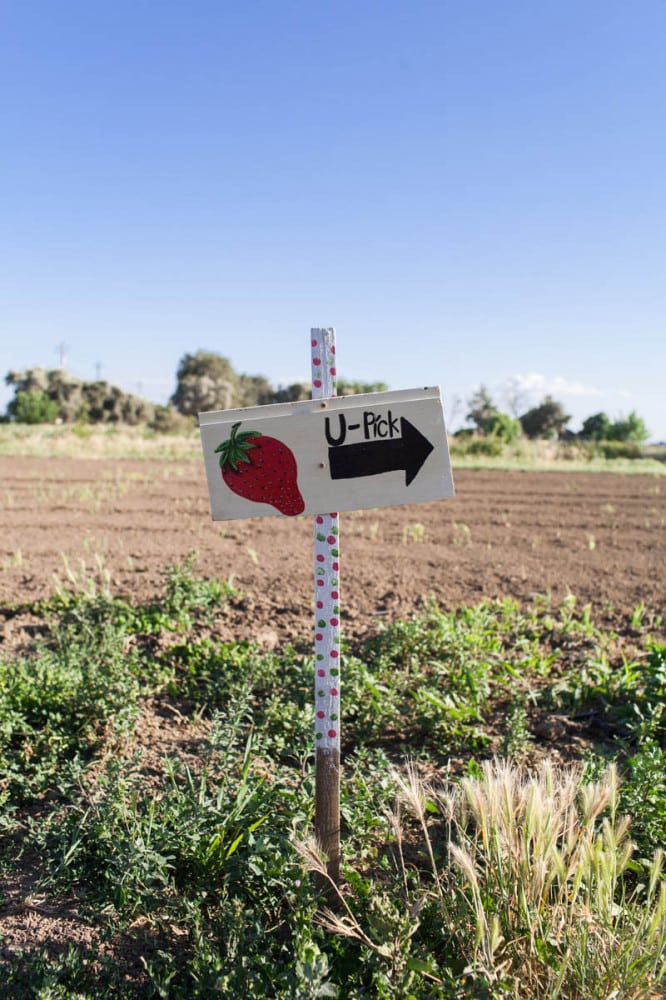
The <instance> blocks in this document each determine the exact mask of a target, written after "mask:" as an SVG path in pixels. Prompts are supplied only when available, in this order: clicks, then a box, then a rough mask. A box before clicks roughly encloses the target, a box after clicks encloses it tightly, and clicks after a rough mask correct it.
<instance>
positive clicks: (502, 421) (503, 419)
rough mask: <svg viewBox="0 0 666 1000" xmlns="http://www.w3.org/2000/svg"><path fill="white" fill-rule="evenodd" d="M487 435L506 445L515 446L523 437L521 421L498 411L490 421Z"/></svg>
mask: <svg viewBox="0 0 666 1000" xmlns="http://www.w3.org/2000/svg"><path fill="white" fill-rule="evenodd" d="M487 433H488V434H490V435H491V436H492V437H494V438H497V440H499V441H503V442H504V443H505V444H513V443H514V442H515V441H517V440H518V438H519V437H520V436H521V434H522V427H521V426H520V421H519V420H516V419H514V417H510V416H509V414H508V413H500V412H499V411H497V412H496V413H494V414H493V415H492V417H491V418H490V420H489V421H488V430H487Z"/></svg>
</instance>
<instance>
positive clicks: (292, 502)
mask: <svg viewBox="0 0 666 1000" xmlns="http://www.w3.org/2000/svg"><path fill="white" fill-rule="evenodd" d="M239 427H240V421H239V422H238V423H236V424H234V425H233V427H232V428H231V437H230V438H229V440H228V441H223V442H222V444H219V445H218V446H217V448H216V449H215V451H216V452H217V453H219V455H220V468H221V469H222V478H223V479H224V481H225V483H226V484H227V486H228V487H229V489H230V490H232V491H233V492H234V493H237V494H238V496H240V497H245V499H246V500H253V501H254V502H255V503H268V504H270V505H271V506H272V507H275V508H276V510H279V511H280V513H281V514H286V515H287V516H288V517H295V516H296V515H297V514H302V513H303V511H304V510H305V502H304V500H303V497H302V496H301V494H300V490H299V489H298V483H297V479H296V476H297V467H296V459H295V458H294V453H293V452H292V450H291V448H288V447H287V445H286V444H283V443H282V441H278V439H277V438H274V437H269V436H268V435H267V434H262V433H261V432H260V431H242V432H241V433H240V434H239V433H238V428H239Z"/></svg>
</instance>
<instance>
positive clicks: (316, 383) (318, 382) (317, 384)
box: [312, 378, 321, 389]
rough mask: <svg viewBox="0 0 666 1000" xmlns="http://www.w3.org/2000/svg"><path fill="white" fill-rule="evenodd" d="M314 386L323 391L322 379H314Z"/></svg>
mask: <svg viewBox="0 0 666 1000" xmlns="http://www.w3.org/2000/svg"><path fill="white" fill-rule="evenodd" d="M312 384H313V386H314V387H315V389H321V379H320V378H315V379H313V380H312Z"/></svg>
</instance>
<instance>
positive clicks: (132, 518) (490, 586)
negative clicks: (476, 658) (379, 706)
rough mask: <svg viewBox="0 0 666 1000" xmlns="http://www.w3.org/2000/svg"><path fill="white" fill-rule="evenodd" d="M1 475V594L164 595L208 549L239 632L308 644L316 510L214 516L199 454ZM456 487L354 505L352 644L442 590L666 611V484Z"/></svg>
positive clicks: (588, 479)
mask: <svg viewBox="0 0 666 1000" xmlns="http://www.w3.org/2000/svg"><path fill="white" fill-rule="evenodd" d="M0 476H1V483H2V486H1V489H0V511H1V524H2V535H1V537H0V604H13V605H15V604H26V603H29V602H32V601H33V600H35V599H36V598H39V597H44V596H47V595H48V594H49V593H51V592H52V591H53V588H54V586H55V585H56V583H57V582H58V581H60V583H61V584H64V585H66V586H68V587H77V586H84V585H85V583H86V580H90V579H91V578H94V579H96V580H97V582H98V583H100V582H105V583H107V584H108V585H109V586H110V587H111V590H112V591H113V592H114V593H120V594H126V595H128V596H130V597H131V598H132V599H134V600H137V601H143V600H152V599H154V598H155V597H157V596H158V595H159V593H160V591H161V589H162V586H163V582H164V569H165V566H167V565H168V564H170V563H171V564H173V563H178V562H182V561H183V560H185V559H186V558H187V557H188V555H189V554H190V553H193V552H195V553H196V562H195V572H196V573H198V574H201V575H203V576H216V577H219V578H220V579H223V580H226V579H231V580H233V582H234V584H235V586H236V587H237V588H238V591H239V595H238V597H237V598H235V599H234V600H233V601H232V602H231V607H230V610H229V615H228V616H227V620H226V628H227V629H228V632H229V635H228V638H232V637H236V638H241V637H248V636H257V635H260V634H273V635H274V636H275V637H276V638H277V640H279V641H280V642H282V641H286V640H290V641H297V640H300V639H307V638H309V636H310V633H311V626H312V621H311V620H312V586H313V585H312V579H313V569H312V558H313V557H312V519H311V518H307V517H305V518H304V517H301V518H295V519H291V518H280V517H275V518H260V519H253V520H245V521H225V522H215V523H213V522H212V521H211V520H210V514H209V507H208V494H207V488H206V483H205V477H204V472H203V467H202V463H200V462H196V461H182V462H175V461H165V462H159V461H156V460H142V461H129V460H106V459H104V460H100V459H85V458H81V459H40V458H18V459H17V458H2V459H0ZM455 483H456V497H455V498H454V499H452V500H447V501H438V502H434V503H429V504H420V505H418V506H404V507H392V508H382V509H374V510H363V511H354V512H351V513H347V514H344V515H342V517H341V552H342V589H343V594H342V607H343V622H344V627H345V634H346V636H347V638H348V639H354V638H359V637H361V636H363V635H365V634H367V633H368V632H371V631H373V630H374V629H375V628H376V625H377V622H378V620H382V619H384V620H386V619H387V618H389V619H390V618H392V617H395V616H404V615H409V614H411V613H412V612H413V611H414V610H415V609H418V608H419V607H420V606H422V605H423V602H424V601H425V600H427V598H428V596H429V595H432V596H433V597H434V598H435V599H436V600H437V601H438V602H439V603H440V605H441V606H443V607H444V608H451V607H453V606H456V605H460V604H470V603H472V604H473V603H477V602H478V601H479V600H480V599H481V598H483V597H490V598H503V597H514V598H517V599H518V600H520V601H525V602H529V601H531V600H532V599H533V598H534V597H535V596H536V595H545V596H550V597H551V599H552V601H553V603H554V604H558V603H559V602H560V601H561V599H562V598H563V597H564V596H565V595H566V594H567V593H573V594H574V595H575V596H576V598H577V599H578V602H579V604H580V605H584V604H588V603H589V604H591V605H592V608H593V611H594V612H595V613H596V614H597V615H598V616H604V617H608V616H611V617H612V616H614V615H622V614H626V613H627V612H631V611H632V610H633V609H634V608H635V607H636V606H637V605H638V604H639V603H640V602H643V603H644V604H645V606H646V608H647V609H648V611H649V612H650V613H651V614H661V613H663V611H664V597H665V594H666V587H665V586H664V582H665V574H664V564H665V555H666V531H665V530H664V529H665V526H666V480H665V479H663V478H659V477H654V476H629V475H615V474H607V473H599V474H587V473H565V472H504V471H470V470H461V471H458V472H457V473H456V474H455ZM9 627H10V622H9V621H7V622H6V624H5V630H7V629H8V628H9ZM6 638H9V636H6Z"/></svg>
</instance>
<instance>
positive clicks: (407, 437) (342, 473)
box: [328, 417, 434, 486]
mask: <svg viewBox="0 0 666 1000" xmlns="http://www.w3.org/2000/svg"><path fill="white" fill-rule="evenodd" d="M400 431H401V434H402V437H399V438H389V439H383V440H380V441H361V442H360V443H359V444H345V445H338V446H337V447H335V448H329V449H328V462H329V465H330V468H331V479H360V478H362V477H363V476H378V475H379V474H380V473H382V472H395V471H397V470H402V469H404V470H405V486H409V484H410V483H411V482H412V480H413V479H415V478H416V476H417V475H418V473H419V470H420V469H421V466H422V465H423V463H424V462H425V460H426V458H427V457H428V455H429V454H430V452H431V451H432V450H433V448H434V445H432V444H431V443H430V441H428V439H427V438H425V437H424V436H423V434H421V432H420V431H419V430H417V429H416V427H414V424H410V422H409V420H407V418H406V417H400Z"/></svg>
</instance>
